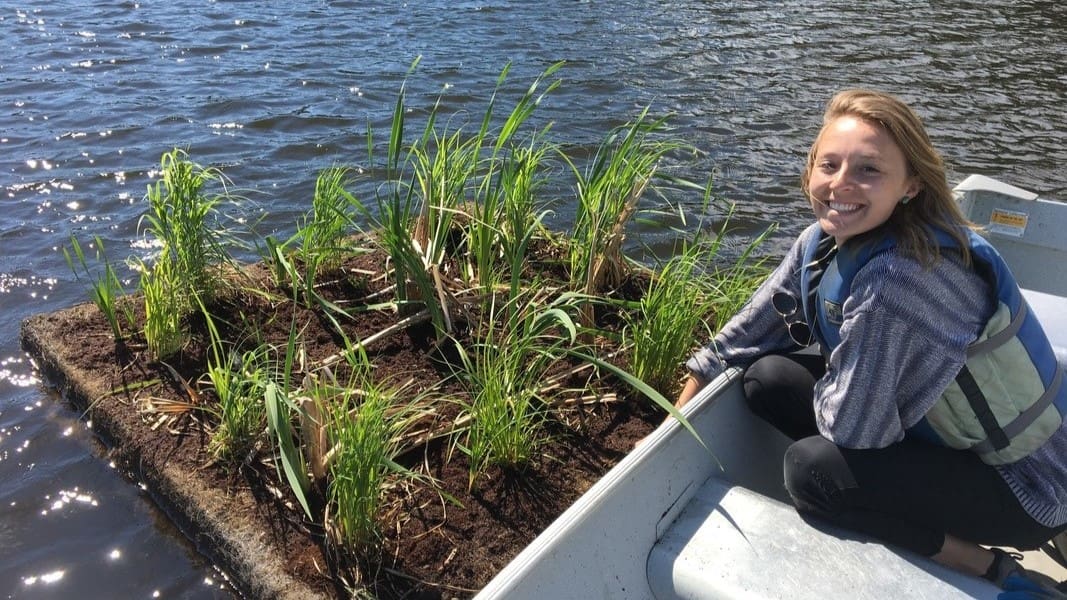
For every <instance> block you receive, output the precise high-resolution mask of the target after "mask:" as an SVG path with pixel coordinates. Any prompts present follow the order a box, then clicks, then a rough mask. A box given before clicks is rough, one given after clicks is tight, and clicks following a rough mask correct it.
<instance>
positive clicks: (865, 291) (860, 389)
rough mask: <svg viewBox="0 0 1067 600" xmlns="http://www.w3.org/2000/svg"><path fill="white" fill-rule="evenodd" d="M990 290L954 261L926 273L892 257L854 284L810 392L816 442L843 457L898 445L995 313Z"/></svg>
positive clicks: (878, 260) (883, 257)
mask: <svg viewBox="0 0 1067 600" xmlns="http://www.w3.org/2000/svg"><path fill="white" fill-rule="evenodd" d="M994 308H995V298H993V295H992V292H991V290H990V288H989V285H988V284H987V283H986V282H985V281H984V280H983V279H982V278H981V277H980V276H979V275H978V274H977V273H976V272H975V271H973V270H972V269H969V268H967V267H964V266H963V265H961V264H960V263H959V259H958V258H957V257H955V256H952V255H947V256H943V257H942V258H941V259H940V260H938V261H937V262H936V263H935V264H934V265H933V266H931V267H928V268H926V269H924V268H923V267H922V266H921V265H920V264H919V263H917V262H916V261H914V260H912V259H910V258H906V257H904V256H901V255H900V254H898V253H897V252H895V251H889V252H885V253H883V254H880V255H878V256H876V257H874V258H873V259H872V260H871V261H870V262H869V263H867V264H866V265H865V266H864V267H863V268H862V269H861V270H860V271H859V272H858V273H857V274H856V276H855V278H854V279H853V281H852V289H851V291H850V295H849V298H848V299H847V300H846V301H845V304H844V306H843V316H844V322H843V324H842V326H841V343H840V344H839V345H838V346H837V347H836V348H834V351H833V352H832V353H831V355H830V360H829V362H828V364H827V372H826V375H825V376H824V377H823V378H822V379H821V380H819V382H818V383H817V384H816V386H815V419H816V424H817V425H818V427H819V431H820V433H822V434H823V435H824V436H825V437H826V438H828V439H830V440H831V441H833V442H834V443H836V444H838V445H840V446H844V447H847V448H883V447H885V446H888V445H890V444H892V443H894V442H897V441H900V440H901V439H903V438H904V432H905V430H906V429H907V428H909V427H911V426H913V425H915V424H916V423H917V422H918V421H919V419H921V418H922V417H923V415H925V414H926V413H927V411H929V410H930V408H931V407H932V406H933V405H934V403H935V402H936V401H937V399H938V398H939V397H940V396H941V393H942V392H943V391H944V390H945V388H947V387H948V385H949V383H951V382H952V380H953V379H954V378H955V377H956V374H957V373H958V372H959V370H960V367H961V366H962V365H963V363H964V361H965V360H966V350H967V346H968V344H970V343H971V342H973V341H974V340H975V339H976V338H977V337H978V334H979V332H980V331H981V330H982V328H983V326H984V324H985V322H986V320H987V319H988V318H989V316H990V315H991V314H992V313H993V310H994Z"/></svg>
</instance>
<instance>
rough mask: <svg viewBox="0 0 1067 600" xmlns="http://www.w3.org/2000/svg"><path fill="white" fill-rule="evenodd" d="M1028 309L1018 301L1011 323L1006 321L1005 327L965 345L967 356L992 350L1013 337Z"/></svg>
mask: <svg viewBox="0 0 1067 600" xmlns="http://www.w3.org/2000/svg"><path fill="white" fill-rule="evenodd" d="M1029 310H1030V309H1029V307H1028V306H1027V305H1026V302H1022V303H1020V304H1019V312H1017V313H1016V314H1015V317H1014V318H1013V319H1012V320H1011V323H1008V326H1007V327H1005V328H1004V329H1001V330H1000V331H998V332H997V333H996V334H994V335H992V336H990V337H988V338H986V339H984V340H982V341H980V342H975V343H973V344H971V345H970V346H967V358H972V357H974V356H977V355H979V354H982V353H985V352H992V351H993V350H996V349H997V348H999V347H1000V346H1002V345H1004V344H1005V343H1007V342H1008V340H1010V339H1012V338H1014V337H1015V336H1016V335H1017V334H1018V333H1019V330H1020V329H1022V327H1023V321H1024V320H1025V319H1026V315H1027V313H1028V312H1029Z"/></svg>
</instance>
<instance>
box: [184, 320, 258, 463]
mask: <svg viewBox="0 0 1067 600" xmlns="http://www.w3.org/2000/svg"><path fill="white" fill-rule="evenodd" d="M201 309H202V314H203V318H204V323H205V325H206V327H207V330H208V340H209V346H210V350H211V352H210V353H209V354H208V358H207V373H205V378H206V380H207V382H208V383H210V385H211V389H213V390H214V392H215V396H216V398H217V399H218V404H217V406H208V407H205V410H206V411H207V412H209V413H210V414H212V415H213V416H214V417H215V420H216V424H215V430H214V431H213V432H212V434H211V439H210V440H209V441H208V453H209V454H211V456H212V457H213V458H215V459H216V460H219V461H221V462H222V463H224V464H227V465H232V464H240V463H241V462H244V461H246V460H247V459H248V456H249V454H250V452H251V451H252V450H253V449H254V447H255V444H256V442H257V441H258V440H259V439H260V436H261V435H262V434H263V432H264V430H265V428H266V408H265V403H264V401H263V398H264V394H265V392H266V387H267V384H268V383H269V382H270V381H271V380H272V378H273V372H272V371H273V370H274V369H276V365H275V363H276V361H275V360H273V358H272V354H273V352H272V350H271V348H270V347H269V346H268V345H266V344H263V343H260V344H257V345H255V346H254V347H252V348H250V349H248V350H244V351H241V350H239V344H237V343H230V342H227V341H225V340H223V338H222V336H221V335H220V334H219V330H218V327H217V326H216V324H215V317H213V316H212V315H211V314H210V313H209V312H208V311H207V309H206V308H204V307H203V306H201Z"/></svg>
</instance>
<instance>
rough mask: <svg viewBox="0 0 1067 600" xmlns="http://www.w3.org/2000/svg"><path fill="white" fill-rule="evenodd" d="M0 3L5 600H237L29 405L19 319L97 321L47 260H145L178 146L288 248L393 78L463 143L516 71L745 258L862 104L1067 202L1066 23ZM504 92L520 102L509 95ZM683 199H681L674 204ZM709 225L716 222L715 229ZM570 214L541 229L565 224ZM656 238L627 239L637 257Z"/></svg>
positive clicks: (955, 157) (907, 11) (860, 10)
mask: <svg viewBox="0 0 1067 600" xmlns="http://www.w3.org/2000/svg"><path fill="white" fill-rule="evenodd" d="M28 4H38V5H40V6H41V8H33V7H32V6H26V5H25V4H20V5H13V4H12V3H10V2H6V1H0V47H2V51H0V106H2V111H0V186H2V190H3V197H2V198H0V202H2V207H3V210H2V212H0V596H2V597H6V598H67V597H78V598H154V597H169V598H194V597H195V598H201V597H213V596H217V597H229V596H230V592H229V591H228V590H227V588H226V585H225V578H224V576H223V574H221V573H219V572H218V571H217V570H216V569H214V568H213V567H212V565H210V564H207V563H206V562H205V561H204V560H203V559H201V558H200V557H199V555H198V554H197V553H196V551H195V549H194V548H192V547H191V546H190V545H189V544H187V543H186V542H185V541H184V539H183V538H182V537H181V535H180V533H179V532H176V531H175V529H174V528H173V527H172V526H171V525H170V524H169V522H168V520H167V518H166V516H165V515H162V514H160V513H159V511H157V510H156V509H155V508H154V507H153V505H152V502H151V499H150V496H149V494H148V492H146V491H145V490H143V489H142V488H141V487H140V486H139V485H138V483H137V482H136V481H131V480H130V479H129V478H128V477H127V476H126V474H124V473H122V472H119V471H118V470H116V469H115V468H114V467H113V466H112V465H111V464H110V463H109V461H108V459H107V458H106V454H105V453H104V449H103V448H102V447H101V446H100V445H99V444H97V443H96V442H95V441H94V438H93V435H92V433H91V431H90V430H89V429H88V428H87V426H86V423H85V422H84V421H82V420H80V419H79V415H78V414H76V413H75V412H74V411H72V410H71V408H70V407H69V406H68V405H66V404H64V403H63V402H62V400H61V398H59V397H57V396H56V394H54V393H53V392H51V391H49V390H48V389H45V388H44V387H43V386H42V384H41V382H40V381H39V380H38V378H37V375H36V373H35V371H34V369H33V366H32V364H31V363H30V361H29V360H28V359H27V358H26V357H25V355H24V354H23V352H22V351H21V349H20V348H19V343H18V328H19V323H20V322H21V320H22V319H24V318H26V317H28V316H30V315H31V314H35V313H39V312H48V311H53V310H56V309H60V308H64V307H67V306H70V305H72V304H74V303H76V302H81V301H84V300H85V299H86V290H85V287H84V283H83V282H78V281H75V280H74V277H73V275H72V273H71V271H70V269H69V268H68V267H67V265H66V263H65V261H64V258H63V255H62V253H61V248H62V246H63V245H64V244H67V243H68V240H69V237H70V235H71V234H75V235H77V236H78V238H79V239H81V240H83V241H88V240H89V239H90V238H91V236H94V235H99V236H100V237H101V238H102V239H103V240H104V241H105V244H106V246H107V248H108V249H109V252H110V254H111V255H112V256H113V257H116V258H122V257H125V256H126V255H128V254H143V253H145V252H146V250H145V249H144V248H143V246H144V244H143V243H141V240H140V237H139V235H138V231H137V222H138V217H139V216H140V214H141V211H142V198H143V195H144V192H145V188H146V186H147V185H148V184H150V183H152V181H153V176H154V175H155V174H156V169H157V168H158V162H159V157H160V155H161V154H162V153H163V152H165V151H167V150H169V149H171V148H172V147H176V146H177V147H182V148H185V149H187V150H188V151H189V153H190V155H191V156H192V158H193V159H194V160H196V161H197V162H200V163H201V164H210V165H215V166H218V167H221V168H222V169H223V170H224V172H225V174H226V175H227V176H228V177H229V178H230V179H231V180H232V181H233V183H234V185H235V186H236V187H238V188H241V191H242V194H243V195H244V196H245V197H246V198H247V200H246V201H245V202H244V203H243V204H242V205H241V206H240V207H237V208H235V209H233V210H235V211H236V212H237V215H236V216H240V217H244V218H246V219H247V220H253V219H255V218H258V217H260V216H264V215H265V219H264V221H263V222H262V224H261V227H260V231H261V233H271V232H281V233H285V232H291V231H292V230H293V223H294V221H295V218H296V216H297V215H299V214H301V213H303V212H304V211H305V210H306V209H307V207H308V199H309V197H310V194H311V191H312V186H313V182H314V179H315V175H316V173H317V172H318V171H319V170H320V169H322V168H324V167H327V166H331V165H334V164H349V165H359V164H360V161H361V160H363V159H364V157H365V148H366V145H367V144H366V136H365V131H366V129H367V126H368V125H370V126H371V127H372V128H374V129H375V130H377V131H379V132H382V133H384V132H385V130H386V129H387V127H388V122H389V117H390V111H391V109H392V105H393V102H394V101H395V99H396V94H397V91H398V89H399V88H400V85H401V83H402V82H403V81H404V79H405V75H406V73H407V71H408V67H409V65H410V64H411V63H412V61H413V60H414V59H415V57H416V56H420V55H421V56H422V59H421V63H420V65H419V66H418V68H417V70H416V71H415V73H414V74H412V75H411V76H410V77H409V81H408V88H409V91H410V97H409V101H410V104H411V105H412V108H413V110H414V112H413V114H414V115H416V116H417V115H418V114H419V111H420V110H425V109H426V108H427V107H429V106H431V105H432V103H433V102H434V101H435V100H436V99H437V97H438V96H439V95H440V96H441V97H442V107H443V108H442V110H443V111H444V112H445V113H446V114H452V113H454V112H458V113H460V114H465V115H468V116H469V117H470V118H472V119H477V118H479V117H480V115H481V114H482V112H483V111H484V108H485V106H486V102H487V101H488V98H489V95H490V93H491V91H492V89H493V86H494V83H495V81H496V78H497V76H498V74H499V73H500V71H501V69H502V68H503V67H504V65H505V64H507V63H508V62H509V61H510V62H511V63H512V65H513V66H512V72H511V75H510V77H509V82H510V84H511V85H510V86H509V87H508V90H512V91H513V92H521V91H522V90H523V89H524V88H525V86H526V85H528V84H529V82H531V81H532V80H533V78H534V77H536V75H537V74H538V73H540V72H541V71H542V70H544V69H545V68H546V67H547V66H549V65H550V64H552V63H554V62H556V61H560V60H565V61H567V66H566V67H564V69H563V70H562V71H561V72H560V76H561V78H562V79H563V84H562V86H561V87H560V89H559V90H558V91H557V92H555V93H554V94H553V95H551V96H550V97H549V98H547V99H546V101H545V102H544V103H543V105H542V106H541V108H540V109H539V112H538V115H539V116H538V119H541V122H542V123H547V122H548V121H552V122H554V123H555V124H554V127H553V136H554V139H555V140H556V141H558V142H562V143H566V144H568V145H571V146H574V147H575V148H577V149H580V148H583V147H592V146H593V145H595V144H596V143H597V142H598V141H599V140H600V139H601V138H602V137H603V136H604V135H605V134H606V133H607V131H608V130H609V129H610V128H611V127H613V126H615V125H619V124H621V123H624V122H626V121H627V120H629V119H631V118H633V117H634V116H636V115H637V114H638V113H639V112H640V110H641V109H642V108H643V107H645V106H651V109H652V112H653V113H654V114H664V113H668V112H670V113H674V116H673V117H672V118H671V120H670V123H671V124H672V125H673V127H674V128H675V133H676V134H677V136H679V137H681V138H682V139H684V140H685V141H687V142H689V143H691V144H693V145H694V146H696V147H697V148H699V149H701V150H702V151H704V152H705V153H706V154H705V155H704V156H703V157H702V158H701V159H699V160H695V161H692V162H690V163H687V164H685V165H682V166H680V167H678V168H679V169H681V170H682V171H684V174H686V175H688V176H691V177H694V178H696V179H699V180H703V179H706V178H707V177H709V176H711V175H712V174H713V173H714V176H715V187H716V190H717V191H718V193H719V194H721V195H722V196H724V197H725V198H726V199H727V200H729V201H733V202H735V203H736V204H737V214H736V217H735V221H734V223H735V226H736V227H737V228H738V231H739V232H740V233H741V234H742V235H743V234H744V233H746V232H754V231H758V230H760V229H761V228H762V227H764V226H766V225H767V224H768V223H770V222H772V221H778V222H780V223H781V229H780V233H779V234H778V236H777V237H776V238H775V240H774V241H773V242H772V243H771V244H770V245H769V246H768V251H770V252H774V251H776V250H778V249H780V248H782V247H784V245H785V244H787V243H788V239H789V237H790V236H791V235H792V234H795V233H797V232H798V231H799V230H800V229H802V227H803V226H804V224H805V223H806V221H807V219H808V210H807V209H806V207H805V206H804V204H803V202H802V201H801V199H800V196H799V193H798V191H797V179H798V175H799V172H800V169H801V166H802V162H803V158H804V153H805V151H806V148H807V145H808V143H809V142H810V139H811V137H812V136H813V135H814V133H815V131H816V130H817V128H818V120H819V117H820V115H821V110H822V106H823V105H824V104H825V102H826V100H827V99H828V98H829V97H830V96H831V95H832V94H833V92H834V91H835V90H837V89H840V88H843V87H852V86H867V87H875V88H879V89H883V90H886V91H889V92H891V93H894V94H897V95H899V96H901V97H902V98H904V99H906V100H907V101H909V102H911V103H912V104H913V105H914V106H915V107H916V108H917V109H918V111H919V112H920V113H921V114H922V115H923V116H924V118H925V119H926V122H927V124H928V126H929V129H930V132H931V135H932V137H933V138H934V141H935V143H936V144H937V145H938V147H939V148H940V149H941V150H942V151H943V153H944V154H945V156H946V159H947V161H948V163H949V164H950V167H951V173H952V177H953V179H959V178H961V177H962V176H963V175H965V174H969V173H982V174H986V175H990V176H994V177H997V178H1000V179H1003V180H1005V181H1007V182H1010V183H1012V184H1015V185H1018V186H1021V187H1024V188H1028V189H1031V190H1033V191H1036V192H1038V193H1040V194H1041V195H1043V196H1045V197H1048V198H1059V199H1065V200H1067V181H1065V179H1064V177H1063V175H1062V174H1063V165H1065V164H1067V130H1065V126H1064V114H1065V112H1067V5H1065V4H1062V3H1060V2H1058V1H1051V0H1049V1H1040V0H1018V1H1007V0H992V1H983V2H963V1H940V2H903V3H901V2H897V1H895V0H894V1H888V0H875V1H870V2H855V3H844V4H842V3H830V2H818V1H815V0H806V1H796V0H775V1H773V2H771V1H764V0H758V1H750V2H726V1H718V0H708V1H702V2H701V1H695V0H682V1H676V2H669V3H660V2H641V1H637V0H620V1H617V2H611V3H607V2H603V3H593V2H581V1H574V0H569V1H564V0H545V1H542V2H503V1H500V0H485V1H480V2H468V1H457V2H446V1H441V0H430V1H426V2H409V3H400V2H395V3H394V2H341V1H337V2H326V1H314V0H313V1H309V2H293V3H282V2H267V1H256V0H250V1H245V2H211V1H200V2H191V1H189V0H173V1H171V2H151V1H145V2H141V3H138V2H131V1H124V2H107V3H90V2H77V1H73V0H55V1H53V2H48V3H28ZM513 92H509V93H510V94H511V96H512V97H513V96H514V93H513ZM674 200H678V201H688V200H685V199H683V198H675V199H674ZM713 211H714V213H713V214H712V215H710V216H711V217H713V218H721V213H722V211H723V209H722V205H721V204H720V205H717V206H716V207H714V208H713ZM566 217H567V208H566V206H561V207H560V208H559V211H558V218H560V219H562V220H566ZM667 235H668V234H666V233H665V231H664V230H663V229H662V228H660V229H657V228H656V227H647V226H646V227H643V228H641V229H639V230H636V231H635V232H634V233H633V234H632V236H631V237H632V238H633V239H634V243H635V244H637V243H646V244H650V245H653V246H654V245H655V244H656V243H657V241H660V240H661V239H663V238H665V237H666V236H667Z"/></svg>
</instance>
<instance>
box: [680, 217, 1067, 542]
mask: <svg viewBox="0 0 1067 600" xmlns="http://www.w3.org/2000/svg"><path fill="white" fill-rule="evenodd" d="M818 231H819V227H818V224H813V225H812V226H810V227H808V228H807V229H806V230H805V231H804V233H802V234H801V235H800V237H799V238H797V240H796V242H795V243H794V244H793V246H792V248H791V249H790V250H789V252H788V254H787V255H786V256H785V258H784V259H783V260H782V263H781V264H780V265H778V267H777V268H776V269H775V270H774V272H773V273H771V275H770V276H769V277H768V278H767V280H766V281H765V282H764V283H763V285H761V286H760V287H759V289H757V290H756V292H755V293H754V294H753V295H752V298H751V299H750V300H749V302H748V303H747V304H746V305H745V306H744V307H743V308H742V309H741V310H740V311H738V313H737V314H736V315H735V316H734V317H733V318H732V319H731V320H730V321H729V322H728V323H727V324H726V325H725V326H724V327H723V328H722V330H721V331H720V332H719V333H718V335H716V336H715V339H714V340H712V341H711V342H710V343H709V344H708V345H707V346H706V347H705V348H703V349H701V350H699V351H698V352H696V353H695V354H694V355H693V357H692V358H690V359H689V362H688V363H687V366H688V368H689V370H690V371H692V372H693V373H694V374H696V375H698V376H700V377H701V378H703V379H704V380H706V381H707V380H710V379H712V378H713V377H714V376H715V375H717V374H718V373H719V372H720V371H721V370H722V368H723V367H724V366H745V365H747V364H750V363H751V362H752V361H754V360H755V359H757V358H759V357H761V356H763V355H766V354H772V353H786V352H790V351H793V350H797V349H798V346H797V345H796V343H795V342H793V340H792V338H790V337H789V333H788V331H787V329H786V327H785V324H784V320H783V319H782V317H781V316H779V315H778V313H777V312H776V311H775V310H774V308H773V306H772V305H771V301H770V299H771V295H773V294H774V293H775V292H779V291H782V292H786V293H789V294H792V295H794V296H795V297H797V298H799V297H800V273H801V257H802V254H803V252H804V248H805V247H806V246H807V244H808V241H809V240H810V239H811V238H812V236H815V235H817V234H818ZM995 306H996V300H995V298H994V296H993V293H992V291H991V290H990V289H989V286H988V284H987V283H986V282H985V281H984V280H983V279H982V278H981V277H980V276H979V275H978V274H977V273H975V272H974V271H973V270H971V269H968V268H966V267H964V266H962V265H961V264H959V262H958V261H956V260H954V258H953V257H951V256H945V257H943V258H942V260H939V261H938V262H937V263H936V264H935V265H934V266H933V267H930V268H927V269H924V268H923V267H922V266H921V265H920V264H919V263H918V262H917V261H915V260H913V259H910V258H908V257H905V256H902V255H901V254H898V253H896V252H894V251H890V252H886V253H882V254H879V255H877V256H875V257H874V258H873V259H872V260H871V261H870V262H869V263H868V264H867V265H866V266H864V267H863V268H862V269H861V270H860V271H859V272H858V273H857V274H856V276H855V278H854V279H853V282H852V291H851V294H850V296H849V298H848V299H847V300H846V301H845V304H844V307H843V311H844V323H843V325H842V326H841V344H840V345H839V346H838V347H837V348H835V349H834V351H833V353H832V354H831V355H830V360H829V363H828V365H827V372H826V375H825V376H824V377H823V378H822V379H821V380H819V381H818V383H816V386H815V419H816V424H817V425H818V428H819V431H820V433H822V435H823V436H825V437H826V438H827V439H829V440H831V441H833V442H834V443H836V444H838V445H839V446H842V447H846V448H883V447H885V446H888V445H889V444H892V443H894V442H898V441H900V440H902V439H903V438H904V431H905V429H907V428H908V427H911V426H912V425H915V423H917V422H918V421H919V419H921V418H922V417H923V415H925V414H926V412H927V411H928V410H930V408H931V407H932V406H933V405H934V403H935V402H936V401H937V399H938V398H939V397H940V395H941V393H942V392H943V391H944V390H945V388H947V387H948V385H949V383H951V382H952V380H953V379H954V378H955V376H956V374H957V373H958V372H959V370H960V367H961V366H962V365H963V363H964V360H965V358H966V348H967V345H968V344H970V343H971V342H972V341H974V340H975V339H976V338H977V337H978V334H979V332H980V331H981V330H982V328H983V327H984V325H985V321H986V320H987V319H988V318H989V316H990V315H991V314H992V313H993V310H994V309H995ZM997 470H998V471H999V472H1000V474H1001V476H1002V477H1003V478H1004V480H1005V481H1006V482H1007V483H1008V485H1009V486H1010V487H1011V489H1012V490H1013V491H1014V492H1015V495H1016V496H1017V497H1018V498H1019V502H1020V503H1021V504H1022V506H1023V507H1024V508H1025V509H1026V511H1027V512H1028V513H1029V514H1030V515H1031V516H1033V517H1034V519H1035V520H1036V521H1037V522H1039V523H1041V524H1043V525H1045V526H1048V527H1057V526H1060V525H1063V524H1064V523H1067V427H1061V428H1060V430H1059V431H1058V432H1057V433H1056V434H1055V435H1053V436H1052V438H1051V439H1050V440H1049V441H1048V442H1047V443H1046V444H1045V445H1044V446H1043V447H1041V448H1039V449H1038V450H1037V451H1036V452H1034V453H1033V454H1031V455H1030V456H1028V457H1026V458H1024V459H1023V460H1020V461H1017V462H1015V463H1012V464H1009V465H1005V466H1001V467H997Z"/></svg>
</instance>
